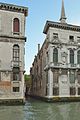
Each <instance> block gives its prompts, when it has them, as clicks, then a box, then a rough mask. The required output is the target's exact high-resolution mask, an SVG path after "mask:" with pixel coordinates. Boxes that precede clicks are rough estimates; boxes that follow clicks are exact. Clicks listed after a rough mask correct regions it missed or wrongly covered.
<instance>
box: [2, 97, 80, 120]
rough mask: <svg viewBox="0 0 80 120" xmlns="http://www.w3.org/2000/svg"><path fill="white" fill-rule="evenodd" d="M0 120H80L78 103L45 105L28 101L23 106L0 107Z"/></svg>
mask: <svg viewBox="0 0 80 120" xmlns="http://www.w3.org/2000/svg"><path fill="white" fill-rule="evenodd" d="M0 120H80V102H73V103H46V102H42V101H37V100H33V99H29V100H28V101H26V104H25V106H0Z"/></svg>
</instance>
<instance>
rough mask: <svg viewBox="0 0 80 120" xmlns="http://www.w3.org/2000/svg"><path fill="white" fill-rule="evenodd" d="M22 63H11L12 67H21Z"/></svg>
mask: <svg viewBox="0 0 80 120" xmlns="http://www.w3.org/2000/svg"><path fill="white" fill-rule="evenodd" d="M21 64H22V62H21V61H11V67H12V68H13V67H21V66H22V65H21Z"/></svg>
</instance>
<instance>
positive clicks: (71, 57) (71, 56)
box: [70, 49, 74, 64]
mask: <svg viewBox="0 0 80 120" xmlns="http://www.w3.org/2000/svg"><path fill="white" fill-rule="evenodd" d="M70 63H71V64H74V51H73V50H72V49H71V50H70Z"/></svg>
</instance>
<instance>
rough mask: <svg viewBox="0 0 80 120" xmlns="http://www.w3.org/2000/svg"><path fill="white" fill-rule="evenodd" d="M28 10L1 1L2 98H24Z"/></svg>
mask: <svg viewBox="0 0 80 120" xmlns="http://www.w3.org/2000/svg"><path fill="white" fill-rule="evenodd" d="M27 12H28V8H26V7H22V6H16V5H12V4H5V3H0V100H7V99H9V100H22V101H23V100H24V63H25V61H24V46H25V41H26V37H25V17H26V16H27Z"/></svg>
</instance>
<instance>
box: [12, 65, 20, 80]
mask: <svg viewBox="0 0 80 120" xmlns="http://www.w3.org/2000/svg"><path fill="white" fill-rule="evenodd" d="M19 80H21V79H20V70H19V68H18V67H14V68H13V81H19Z"/></svg>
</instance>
